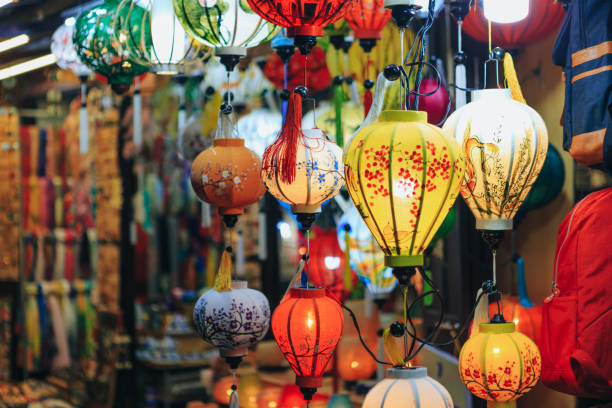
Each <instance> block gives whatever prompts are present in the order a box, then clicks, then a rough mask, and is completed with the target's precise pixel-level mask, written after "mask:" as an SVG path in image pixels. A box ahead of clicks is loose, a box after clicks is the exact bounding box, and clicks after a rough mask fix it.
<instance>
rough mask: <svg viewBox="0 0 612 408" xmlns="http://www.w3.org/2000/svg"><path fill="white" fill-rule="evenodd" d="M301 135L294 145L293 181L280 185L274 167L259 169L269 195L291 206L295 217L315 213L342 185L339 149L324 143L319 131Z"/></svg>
mask: <svg viewBox="0 0 612 408" xmlns="http://www.w3.org/2000/svg"><path fill="white" fill-rule="evenodd" d="M302 132H303V134H304V138H303V141H304V142H303V143H301V142H300V143H299V144H298V146H297V155H296V174H295V179H294V180H293V182H292V183H285V182H282V181H281V180H280V178H279V177H277V172H276V165H274V166H270V167H268V168H264V169H262V178H263V180H264V183H265V185H266V187H267V188H268V191H269V192H270V194H272V195H273V196H274V197H276V198H277V199H279V200H281V201H284V202H286V203H288V204H290V205H291V211H292V212H293V213H294V214H315V213H319V212H321V203H323V202H324V201H327V200H329V199H330V198H332V197H333V196H335V195H336V194H338V191H340V188H341V187H342V186H343V185H344V177H343V168H342V149H340V148H339V147H338V145H336V144H335V143H334V142H330V141H329V140H327V138H326V137H325V134H324V133H323V131H321V129H303V130H302ZM280 159H281V160H282V158H280Z"/></svg>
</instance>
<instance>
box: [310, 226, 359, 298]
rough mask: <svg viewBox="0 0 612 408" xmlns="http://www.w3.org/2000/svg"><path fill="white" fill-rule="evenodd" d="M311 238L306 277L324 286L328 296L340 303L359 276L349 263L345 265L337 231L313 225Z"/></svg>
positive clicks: (317, 284) (315, 283)
mask: <svg viewBox="0 0 612 408" xmlns="http://www.w3.org/2000/svg"><path fill="white" fill-rule="evenodd" d="M311 238H312V239H311V240H310V261H309V262H308V279H309V280H310V282H312V283H313V284H314V285H316V286H321V287H323V288H325V291H326V292H327V295H328V296H331V297H333V298H334V299H336V300H337V301H338V302H340V303H342V302H344V301H345V300H346V298H347V297H348V296H349V294H350V292H351V289H352V288H353V286H354V285H356V284H357V281H358V280H359V278H357V275H355V272H353V270H352V269H351V267H350V265H346V260H345V254H344V252H343V251H342V249H341V248H340V244H339V243H338V233H337V232H336V230H335V229H333V228H329V229H323V228H320V227H318V226H316V225H315V226H314V227H313V228H312V236H311ZM347 266H348V270H347V269H346V268H347Z"/></svg>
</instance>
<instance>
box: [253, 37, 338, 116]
mask: <svg viewBox="0 0 612 408" xmlns="http://www.w3.org/2000/svg"><path fill="white" fill-rule="evenodd" d="M284 70H285V63H284V62H283V60H282V59H281V57H280V56H278V55H276V54H272V55H270V56H269V57H268V60H267V61H266V65H265V67H264V75H265V76H266V78H268V80H269V81H270V82H272V84H273V85H274V86H275V87H276V88H278V89H284V88H285V86H284V79H285V75H284ZM304 70H306V72H307V76H308V89H309V90H310V92H312V93H316V92H320V91H324V90H326V89H327V88H329V85H330V84H331V75H330V74H329V69H328V68H327V63H326V61H325V51H323V48H321V47H320V46H318V45H317V46H315V47H314V48H313V49H312V51H311V58H309V60H308V64H306V65H305V64H304V57H302V56H299V55H297V54H294V55H293V56H291V58H290V59H289V62H288V64H287V89H294V88H296V87H297V86H300V85H303V84H304ZM305 123H311V122H305Z"/></svg>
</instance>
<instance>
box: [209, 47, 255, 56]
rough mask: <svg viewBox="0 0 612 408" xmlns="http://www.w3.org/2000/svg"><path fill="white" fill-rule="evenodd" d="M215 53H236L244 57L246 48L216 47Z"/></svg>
mask: <svg viewBox="0 0 612 408" xmlns="http://www.w3.org/2000/svg"><path fill="white" fill-rule="evenodd" d="M215 55H237V56H239V57H246V55H247V49H246V48H245V47H216V48H215Z"/></svg>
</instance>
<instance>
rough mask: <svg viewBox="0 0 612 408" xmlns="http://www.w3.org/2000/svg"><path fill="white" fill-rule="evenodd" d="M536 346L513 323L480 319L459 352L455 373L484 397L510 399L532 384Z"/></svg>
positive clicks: (537, 354) (537, 357) (537, 363)
mask: <svg viewBox="0 0 612 408" xmlns="http://www.w3.org/2000/svg"><path fill="white" fill-rule="evenodd" d="M541 370H542V359H541V356H540V350H539V349H538V347H537V346H536V345H535V343H534V342H533V340H531V339H530V338H529V337H527V336H525V335H524V334H521V333H519V332H517V331H516V330H515V325H514V323H512V322H510V323H481V324H480V330H479V332H478V333H477V334H475V335H473V336H472V337H470V338H469V339H468V341H467V342H465V344H464V345H463V347H462V348H461V352H460V354H459V375H460V377H461V381H463V383H464V384H465V385H466V387H467V388H468V390H470V392H471V393H472V394H474V395H475V396H477V397H478V398H482V399H485V400H488V401H496V402H505V401H513V400H515V399H517V398H519V397H521V396H523V395H525V394H526V393H527V392H529V391H531V389H532V388H533V387H534V386H535V385H536V383H537V382H538V379H539V378H540V372H541Z"/></svg>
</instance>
